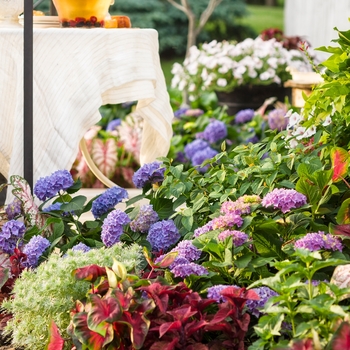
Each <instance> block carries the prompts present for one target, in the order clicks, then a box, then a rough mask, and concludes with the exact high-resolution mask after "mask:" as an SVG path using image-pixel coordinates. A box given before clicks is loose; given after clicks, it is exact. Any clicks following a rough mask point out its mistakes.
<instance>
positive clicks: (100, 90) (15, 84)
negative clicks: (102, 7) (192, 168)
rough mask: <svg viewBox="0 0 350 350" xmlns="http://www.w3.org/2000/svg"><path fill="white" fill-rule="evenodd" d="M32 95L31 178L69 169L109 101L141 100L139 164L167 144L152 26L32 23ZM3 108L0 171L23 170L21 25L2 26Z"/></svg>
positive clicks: (164, 96)
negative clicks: (47, 25) (36, 25)
mask: <svg viewBox="0 0 350 350" xmlns="http://www.w3.org/2000/svg"><path fill="white" fill-rule="evenodd" d="M33 94H34V169H33V178H34V183H35V182H36V180H37V179H38V178H39V177H42V176H47V175H50V174H51V173H52V172H54V171H56V170H59V169H67V170H69V169H70V168H71V166H72V164H73V162H74V160H75V157H76V155H77V152H78V145H79V140H80V139H81V138H82V137H83V135H84V134H85V132H86V131H87V130H88V129H89V128H90V127H91V126H92V125H94V124H95V123H96V122H98V121H99V120H100V118H101V116H100V113H99V107H100V106H101V105H104V104H117V103H122V102H127V101H136V100H137V101H138V104H137V110H138V112H139V113H140V114H141V115H142V116H143V118H144V131H143V139H142V147H141V164H144V163H148V162H152V161H154V160H155V159H156V158H157V157H159V156H165V155H166V154H167V152H168V150H169V145H170V139H171V137H172V128H171V121H172V118H173V112H172V109H171V106H170V103H169V96H168V93H167V90H166V84H165V79H164V75H163V72H162V69H161V66H160V61H159V53H158V33H157V32H156V31H155V30H153V29H136V28H131V29H127V28H125V29H101V28H96V29H81V28H79V29H78V28H43V29H39V28H35V29H34V92H33ZM0 106H1V107H0V111H1V112H0V113H1V114H0V115H1V127H0V172H1V173H2V174H4V176H5V177H9V176H10V175H23V29H21V28H18V29H17V28H14V29H13V28H5V29H4V28H1V29H0ZM8 192H10V191H8ZM8 198H9V197H8ZM7 201H8V200H7Z"/></svg>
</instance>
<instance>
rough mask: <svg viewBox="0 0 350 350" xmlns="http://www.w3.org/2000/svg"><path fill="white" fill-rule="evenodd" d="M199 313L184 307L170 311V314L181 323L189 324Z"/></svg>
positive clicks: (187, 306) (189, 307) (186, 306)
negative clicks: (188, 321)
mask: <svg viewBox="0 0 350 350" xmlns="http://www.w3.org/2000/svg"><path fill="white" fill-rule="evenodd" d="M196 313H197V311H196V310H194V311H192V310H191V306H189V305H183V306H180V307H178V308H176V309H174V310H172V311H168V314H169V315H171V316H173V317H174V318H175V319H176V320H179V321H181V322H187V320H188V319H189V318H190V317H192V316H193V315H195V314H196Z"/></svg>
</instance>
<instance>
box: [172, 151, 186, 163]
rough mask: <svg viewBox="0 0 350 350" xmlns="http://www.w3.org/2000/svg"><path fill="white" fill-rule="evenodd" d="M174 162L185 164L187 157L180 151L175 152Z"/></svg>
mask: <svg viewBox="0 0 350 350" xmlns="http://www.w3.org/2000/svg"><path fill="white" fill-rule="evenodd" d="M175 160H176V162H177V163H186V162H188V159H187V157H186V155H185V152H181V151H179V152H177V154H176V158H175Z"/></svg>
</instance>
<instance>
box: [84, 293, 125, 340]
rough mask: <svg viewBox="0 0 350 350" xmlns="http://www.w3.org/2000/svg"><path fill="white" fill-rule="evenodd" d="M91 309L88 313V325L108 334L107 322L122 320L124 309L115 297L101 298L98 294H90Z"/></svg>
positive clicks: (103, 334) (98, 331) (94, 329)
mask: <svg viewBox="0 0 350 350" xmlns="http://www.w3.org/2000/svg"><path fill="white" fill-rule="evenodd" d="M90 300H91V309H90V311H89V313H88V318H87V323H88V327H89V328H90V329H91V330H93V331H95V332H97V333H99V334H101V335H102V336H106V332H107V328H108V327H107V325H106V323H113V322H115V321H118V320H120V318H121V315H122V310H121V307H120V305H119V302H118V300H117V299H116V298H114V297H107V298H103V299H102V298H100V297H99V296H98V295H95V294H93V295H90Z"/></svg>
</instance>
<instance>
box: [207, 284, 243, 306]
mask: <svg viewBox="0 0 350 350" xmlns="http://www.w3.org/2000/svg"><path fill="white" fill-rule="evenodd" d="M228 287H235V288H239V287H238V286H234V285H232V286H226V285H224V284H217V285H215V286H213V287H209V288H208V290H207V292H208V294H207V297H208V299H214V300H215V301H216V302H217V303H220V302H225V301H226V300H227V299H226V298H225V297H224V296H223V295H222V294H221V291H222V290H223V289H225V288H228Z"/></svg>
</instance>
